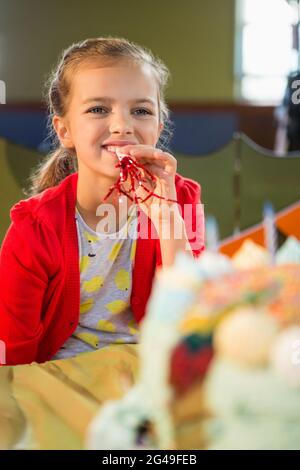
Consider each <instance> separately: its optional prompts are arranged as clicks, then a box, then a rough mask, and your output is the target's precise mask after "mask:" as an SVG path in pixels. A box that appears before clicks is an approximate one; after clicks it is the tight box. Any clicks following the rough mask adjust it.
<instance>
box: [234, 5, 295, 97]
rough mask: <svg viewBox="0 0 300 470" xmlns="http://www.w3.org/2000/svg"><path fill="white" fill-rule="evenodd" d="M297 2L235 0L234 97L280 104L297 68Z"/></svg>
mask: <svg viewBox="0 0 300 470" xmlns="http://www.w3.org/2000/svg"><path fill="white" fill-rule="evenodd" d="M297 8H298V6H297V2H296V1H294V2H293V0H291V1H289V2H288V1H286V0H236V50H235V95H236V96H237V98H239V99H242V100H249V101H256V102H273V103H274V104H277V103H279V102H280V101H281V100H282V98H283V95H284V90H285V87H286V83H287V80H286V78H287V75H288V74H289V73H290V72H291V71H293V70H295V69H297V67H298V52H297V49H298V46H297V42H298V29H297V21H298V14H297Z"/></svg>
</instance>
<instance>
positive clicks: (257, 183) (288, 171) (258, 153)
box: [239, 135, 300, 230]
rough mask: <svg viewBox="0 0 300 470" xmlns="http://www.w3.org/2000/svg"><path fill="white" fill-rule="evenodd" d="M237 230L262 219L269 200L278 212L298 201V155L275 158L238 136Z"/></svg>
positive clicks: (299, 188)
mask: <svg viewBox="0 0 300 470" xmlns="http://www.w3.org/2000/svg"><path fill="white" fill-rule="evenodd" d="M240 167H241V175H240V192H239V195H240V223H239V225H240V229H241V230H243V229H245V228H248V227H250V226H252V225H255V224H257V223H259V222H261V220H262V212H263V205H264V203H265V202H266V201H270V202H271V203H272V205H273V207H274V210H275V211H276V212H278V211H279V210H281V209H284V208H285V207H287V206H289V205H290V204H292V203H294V202H296V201H299V200H300V153H299V154H297V155H296V154H294V153H293V154H288V155H286V156H284V157H278V156H275V155H274V153H273V152H271V151H268V150H266V149H264V148H262V147H260V146H258V145H257V144H255V143H254V142H252V141H251V140H250V139H249V138H248V137H246V136H244V135H242V136H241V137H240Z"/></svg>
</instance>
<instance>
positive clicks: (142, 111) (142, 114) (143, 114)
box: [134, 108, 152, 116]
mask: <svg viewBox="0 0 300 470" xmlns="http://www.w3.org/2000/svg"><path fill="white" fill-rule="evenodd" d="M137 111H141V113H138V115H141V116H146V115H147V114H152V113H151V112H150V111H148V109H145V108H139V109H136V110H135V111H134V112H135V113H136V112H137Z"/></svg>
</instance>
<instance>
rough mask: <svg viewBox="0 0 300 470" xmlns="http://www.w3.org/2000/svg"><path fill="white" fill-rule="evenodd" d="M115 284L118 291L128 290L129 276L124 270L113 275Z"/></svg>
mask: <svg viewBox="0 0 300 470" xmlns="http://www.w3.org/2000/svg"><path fill="white" fill-rule="evenodd" d="M115 284H116V286H117V288H118V289H120V290H128V289H129V287H130V274H129V272H128V271H127V270H126V269H120V271H118V272H117V274H116V275H115Z"/></svg>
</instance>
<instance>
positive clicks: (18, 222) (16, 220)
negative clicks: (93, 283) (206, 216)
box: [0, 173, 204, 364]
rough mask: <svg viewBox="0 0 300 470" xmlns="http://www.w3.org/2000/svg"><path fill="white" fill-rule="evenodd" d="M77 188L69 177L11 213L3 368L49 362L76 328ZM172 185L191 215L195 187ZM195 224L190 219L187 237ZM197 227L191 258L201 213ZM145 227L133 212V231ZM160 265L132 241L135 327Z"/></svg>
mask: <svg viewBox="0 0 300 470" xmlns="http://www.w3.org/2000/svg"><path fill="white" fill-rule="evenodd" d="M77 180H78V173H73V174H72V175H69V176H68V177H66V178H65V179H64V180H63V181H62V182H61V183H60V184H59V185H57V186H55V187H52V188H49V189H46V190H45V191H43V192H42V193H40V194H38V195H36V196H32V197H30V198H28V199H25V200H21V201H19V202H18V203H17V204H15V205H14V206H13V207H12V209H11V211H10V216H11V221H12V223H11V225H10V227H9V229H8V231H7V233H6V236H5V238H4V241H3V243H2V247H1V252H0V279H1V282H0V340H2V341H4V343H5V345H6V364H26V363H30V362H33V361H36V362H44V361H47V360H50V359H51V357H53V356H54V354H55V353H56V352H57V351H58V350H59V349H60V347H61V346H62V345H63V344H64V342H65V341H66V340H67V339H68V338H69V337H70V336H71V334H72V333H73V332H74V331H75V329H76V327H77V325H78V322H79V304H80V273H79V252H78V239H77V230H76V222H75V205H76V195H77ZM175 183H176V190H177V198H178V202H179V204H180V205H181V206H183V205H184V204H188V203H189V204H193V208H195V207H196V203H198V202H199V201H200V186H199V184H198V183H196V182H195V181H193V180H190V179H187V178H183V177H182V176H180V175H178V174H177V175H176V180H175ZM198 208H199V206H198ZM195 219H196V217H195V211H193V216H192V224H193V225H192V228H193V229H194V224H195ZM198 219H199V217H198ZM200 219H201V221H200V225H198V227H199V228H197V236H196V240H195V243H194V245H192V247H193V252H194V255H195V256H198V255H199V254H200V252H201V251H202V250H203V249H204V220H203V212H201V214H200ZM144 223H146V224H148V226H149V227H150V226H151V223H152V222H151V221H150V219H148V217H147V216H145V214H144V213H143V212H142V211H140V213H139V224H140V227H141V224H144ZM198 224H199V220H198ZM190 228H191V227H187V234H188V237H189V240H190V241H192V237H190V236H189V231H190ZM150 233H151V232H150ZM190 233H191V232H190ZM161 264H162V261H161V253H160V243H159V240H158V239H155V238H142V237H141V236H140V235H139V236H138V241H137V247H136V257H135V263H134V269H133V282H132V294H131V309H132V312H133V314H134V317H135V318H136V320H137V322H140V320H141V319H142V318H143V316H144V314H145V308H146V304H147V300H148V298H149V295H150V292H151V286H152V281H153V277H154V274H155V269H156V267H157V266H160V265H161ZM2 344H3V343H2Z"/></svg>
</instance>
